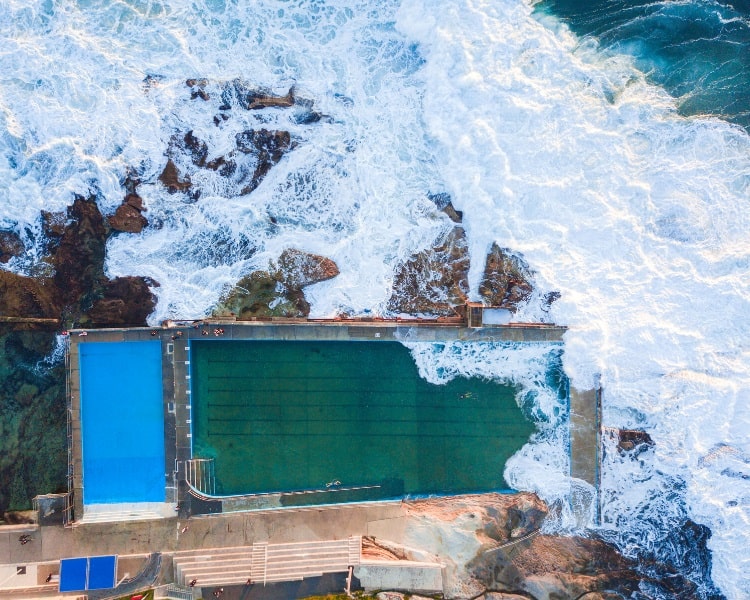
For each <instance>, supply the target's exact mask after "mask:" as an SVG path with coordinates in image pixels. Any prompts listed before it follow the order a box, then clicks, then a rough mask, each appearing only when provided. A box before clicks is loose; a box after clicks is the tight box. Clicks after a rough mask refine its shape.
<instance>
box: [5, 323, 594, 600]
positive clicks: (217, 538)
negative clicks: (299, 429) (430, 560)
mask: <svg viewBox="0 0 750 600" xmlns="http://www.w3.org/2000/svg"><path fill="white" fill-rule="evenodd" d="M215 330H220V331H221V334H220V335H215V334H214V332H215ZM565 331H566V328H564V327H559V326H554V325H536V324H529V325H519V324H513V325H501V326H486V327H478V328H473V327H467V326H466V325H465V324H464V325H460V324H456V323H451V324H437V323H423V322H420V323H418V322H394V321H378V320H372V321H367V322H362V321H357V322H352V321H343V322H342V321H327V322H318V321H290V320H286V321H275V320H271V321H258V322H234V321H227V320H210V321H209V320H207V321H201V322H197V323H196V322H175V323H165V324H164V326H162V327H157V328H131V329H109V330H86V331H72V332H71V334H70V344H69V352H68V355H67V360H68V361H69V362H68V366H69V369H68V376H69V377H68V394H67V395H68V400H69V413H68V414H69V445H70V450H69V462H70V465H69V466H70V468H69V473H70V489H71V490H72V491H73V499H74V503H73V506H72V509H73V514H71V515H69V517H70V518H69V520H68V521H66V522H67V524H68V525H67V526H63V525H61V524H54V525H53V524H45V525H44V526H34V525H29V526H14V527H0V566H3V565H4V566H6V567H7V568H8V569H10V568H11V566H18V565H36V567H34V568H35V569H36V571H37V572H38V575H37V579H38V582H37V585H36V586H30V587H29V589H28V590H26V591H23V590H21V589H15V590H14V591H13V592H11V591H10V590H8V589H7V586H6V585H0V598H2V597H13V598H19V599H20V598H34V597H55V596H57V595H58V594H57V593H56V590H57V586H56V585H49V584H47V585H44V583H43V581H44V580H43V577H44V573H53V572H57V569H58V568H59V563H58V562H57V561H59V559H60V558H66V557H73V556H86V555H103V554H118V555H119V556H121V557H127V556H130V557H132V560H133V561H135V562H137V560H138V559H137V558H136V557H144V556H146V555H148V554H150V553H153V552H160V553H165V554H164V556H163V561H165V562H163V563H162V565H161V579H160V580H159V581H158V582H157V583H166V582H169V581H171V580H170V578H169V577H170V576H169V573H170V572H171V571H172V563H171V560H172V558H171V553H174V552H182V551H191V550H197V549H205V548H232V547H239V546H244V547H248V546H252V545H253V544H264V543H269V544H279V543H292V542H316V541H325V540H342V539H345V538H348V537H350V536H366V535H375V536H377V537H380V538H383V539H391V540H399V539H400V538H401V537H402V535H403V531H402V527H403V520H404V516H405V508H404V505H403V503H402V502H400V501H377V502H365V503H357V504H337V505H316V506H310V507H294V508H292V507H287V508H283V509H280V510H279V509H276V510H254V511H249V512H248V511H245V512H228V513H223V514H214V515H191V514H188V513H185V512H184V511H182V510H180V511H179V512H178V511H175V510H174V507H175V506H176V505H179V504H181V503H182V502H183V500H185V499H186V496H187V488H186V486H185V485H184V480H185V475H186V474H185V464H186V461H188V460H190V459H191V458H192V456H191V437H190V436H191V408H190V395H191V394H190V385H189V383H190V352H189V349H188V344H189V341H190V340H202V341H205V340H209V339H210V340H213V339H216V340H277V341H278V340H288V341H294V340H341V341H345V340H352V341H377V340H383V341H403V340H409V341H422V342H450V341H464V342H520V343H560V344H562V341H563V334H564V333H565ZM204 332H205V333H204ZM125 341H159V343H160V345H161V361H162V390H163V411H164V440H165V451H166V456H165V489H166V500H167V503H166V504H171V506H172V508H171V510H172V512H171V513H170V512H169V511H167V510H162V511H161V513H162V517H161V518H153V515H154V512H153V511H154V509H153V507H151V512H150V515H149V514H148V513H145V512H144V514H142V515H138V514H137V510H135V511H134V514H131V515H127V514H125V512H121V513H120V515H121V517H122V519H128V520H118V515H117V513H113V514H112V515H110V517H109V518H110V520H109V521H108V522H97V516H96V515H94V514H92V515H90V519H86V518H85V512H84V506H83V503H82V494H81V492H82V491H83V479H82V469H81V468H82V460H81V458H82V456H81V426H80V353H79V347H80V345H81V344H88V343H97V342H125ZM124 368H126V366H124ZM600 402H601V392H600V391H599V390H589V391H579V390H575V389H571V390H570V451H571V475H572V476H573V477H574V478H577V479H579V480H582V481H585V482H586V483H588V484H590V485H591V486H593V487H594V488H595V489H596V488H598V484H599V460H600V455H599V448H600V446H599V445H600V414H601V408H600ZM571 500H572V501H573V500H574V499H573V498H571ZM166 504H165V505H166ZM121 508H122V507H121ZM123 510H124V509H123ZM40 515H41V512H40ZM81 516H83V517H84V520H83V522H81V521H80V519H81ZM106 518H107V516H106V513H105V519H106ZM131 518H132V519H133V520H130V519H131ZM48 522H49V521H48ZM23 534H28V535H30V536H31V541H30V542H28V543H27V544H24V545H22V544H20V543H19V540H18V538H19V536H21V535H23ZM34 568H32V571H33V570H34ZM32 571H29V577H31V578H32V579H33V575H32V574H31V573H32ZM131 574H132V573H131ZM165 574H166V575H165ZM53 582H54V580H53ZM8 594H11V595H10V596H9V595H8Z"/></svg>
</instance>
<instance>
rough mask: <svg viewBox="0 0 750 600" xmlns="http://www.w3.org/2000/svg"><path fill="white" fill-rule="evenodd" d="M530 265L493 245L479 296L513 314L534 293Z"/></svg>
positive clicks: (491, 304)
mask: <svg viewBox="0 0 750 600" xmlns="http://www.w3.org/2000/svg"><path fill="white" fill-rule="evenodd" d="M530 280H531V271H530V270H529V267H528V265H527V264H526V263H525V262H524V261H523V260H522V259H520V258H518V257H516V256H514V255H512V254H511V253H510V251H508V250H507V249H506V250H503V249H501V248H500V247H499V246H498V245H497V244H492V248H491V249H490V252H489V254H488V255H487V262H486V264H485V268H484V279H483V280H482V283H481V284H480V286H479V294H480V295H481V296H482V297H483V298H485V299H486V300H487V301H488V303H489V304H490V306H496V307H500V308H506V309H508V310H510V311H511V312H515V311H516V310H517V309H518V306H519V304H521V303H522V302H525V301H526V300H528V298H529V296H531V292H532V291H533V288H532V285H531V283H530Z"/></svg>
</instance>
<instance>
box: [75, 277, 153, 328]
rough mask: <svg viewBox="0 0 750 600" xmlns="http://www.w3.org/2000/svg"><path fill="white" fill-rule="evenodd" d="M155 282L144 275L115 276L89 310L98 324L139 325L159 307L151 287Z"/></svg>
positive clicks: (94, 322)
mask: <svg viewBox="0 0 750 600" xmlns="http://www.w3.org/2000/svg"><path fill="white" fill-rule="evenodd" d="M149 284H150V285H154V284H155V282H153V281H152V280H149V279H145V278H143V277H116V278H115V279H112V280H110V281H107V282H106V283H104V285H103V286H102V295H103V297H102V298H99V299H98V300H96V301H94V304H93V306H92V307H91V309H90V310H89V311H88V318H89V320H90V323H91V325H93V326H95V327H112V326H118V327H120V326H121V327H138V326H143V325H144V324H145V323H146V319H147V318H148V316H149V315H150V314H151V313H152V312H153V311H154V308H156V296H154V294H153V293H152V292H151V290H150V289H149Z"/></svg>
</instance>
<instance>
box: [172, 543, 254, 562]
mask: <svg viewBox="0 0 750 600" xmlns="http://www.w3.org/2000/svg"><path fill="white" fill-rule="evenodd" d="M252 551H253V546H228V547H226V548H199V549H196V550H180V551H179V552H175V553H174V558H175V560H178V559H179V560H183V559H189V558H191V557H194V556H198V557H200V558H205V557H209V558H210V557H212V556H221V555H223V554H247V553H250V552H252Z"/></svg>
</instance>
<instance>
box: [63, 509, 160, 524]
mask: <svg viewBox="0 0 750 600" xmlns="http://www.w3.org/2000/svg"><path fill="white" fill-rule="evenodd" d="M162 518H163V517H162V515H160V514H159V513H155V512H152V511H126V512H95V513H89V514H85V513H84V515H83V518H82V519H81V520H80V521H78V523H80V524H87V523H113V522H119V521H153V520H155V519H162Z"/></svg>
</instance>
